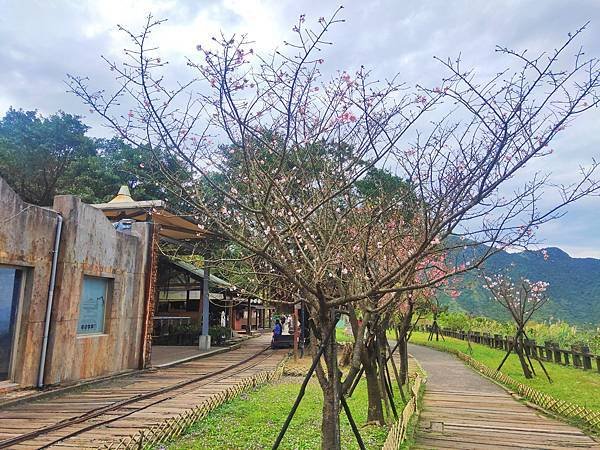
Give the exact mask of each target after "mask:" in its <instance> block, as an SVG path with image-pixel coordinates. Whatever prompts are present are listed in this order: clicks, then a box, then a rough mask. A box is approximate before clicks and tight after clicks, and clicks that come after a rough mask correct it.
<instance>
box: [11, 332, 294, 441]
mask: <svg viewBox="0 0 600 450" xmlns="http://www.w3.org/2000/svg"><path fill="white" fill-rule="evenodd" d="M269 342H270V335H264V336H261V337H258V338H254V339H250V340H248V341H245V342H244V343H243V344H242V347H241V348H240V349H237V350H232V351H230V352H227V353H222V354H219V355H214V356H211V357H208V358H206V359H199V360H195V361H190V362H186V363H183V364H180V365H177V366H173V367H169V368H165V369H159V370H157V371H151V372H145V373H141V374H138V375H135V376H132V377H127V378H124V379H117V380H114V381H111V382H105V383H102V384H97V385H93V386H90V387H87V388H85V389H82V390H78V391H70V392H68V393H64V394H62V395H58V396H56V397H53V398H46V399H42V400H38V401H34V402H28V403H23V404H19V405H15V406H12V407H8V408H4V409H1V410H0V448H14V449H39V448H63V449H66V448H68V449H71V450H72V449H75V448H77V449H92V448H99V447H101V446H102V445H104V444H107V443H109V442H113V441H115V440H119V439H120V438H122V437H126V436H130V435H132V434H133V433H135V432H136V431H138V430H140V429H145V428H149V427H151V426H153V425H156V424H158V423H161V422H162V421H164V420H165V419H167V418H169V417H173V416H176V415H178V414H180V413H181V412H183V411H185V410H187V409H190V408H192V407H194V406H196V405H199V404H201V403H202V402H203V401H204V399H206V398H208V397H210V396H211V395H213V394H215V393H217V392H220V391H224V390H225V389H227V388H229V387H231V386H233V385H235V384H237V383H239V382H241V380H243V379H244V378H247V377H249V376H252V375H254V374H256V373H258V372H261V371H264V370H272V369H273V368H274V367H275V366H276V365H277V364H278V363H279V362H280V361H281V360H282V358H283V355H284V354H285V352H284V351H273V350H266V351H264V352H263V353H261V354H260V355H259V356H257V357H256V358H253V359H251V360H248V361H246V362H244V363H243V364H241V365H239V366H237V367H235V368H230V369H228V367H229V366H232V365H234V364H237V363H240V362H243V361H245V360H246V359H248V358H249V357H250V356H252V355H253V354H256V353H258V352H260V351H261V350H264V349H265V348H266V347H267V346H268V344H269ZM224 369H226V370H224ZM215 372H220V373H218V374H216V375H211V374H215ZM207 375H208V376H207ZM202 376H207V377H204V378H203V379H201V380H198V381H194V382H192V380H194V379H197V378H199V377H202ZM186 381H189V382H190V383H189V384H185V382H186ZM176 384H181V385H182V386H181V387H179V388H177V389H175V390H167V389H168V388H170V387H173V386H174V385H176ZM184 384H185V385H184ZM165 388H167V389H165ZM151 392H154V394H152V396H147V395H146V394H148V393H151ZM135 396H144V397H142V398H139V400H137V401H135V399H134V397H135ZM132 400H134V401H132ZM116 405H121V406H118V407H116V408H115V406H116ZM102 408H106V410H105V411H104V410H103V409H102ZM90 415H92V416H94V417H90ZM77 418H80V420H81V419H85V420H81V421H80V423H72V422H73V419H77ZM61 422H63V423H64V424H67V426H66V427H62V428H60V429H57V430H53V431H48V432H45V433H42V434H41V435H40V436H37V437H36V436H30V437H31V438H30V439H27V440H26V441H24V442H22V443H16V444H10V445H9V444H8V443H7V439H11V438H15V437H18V436H22V435H25V434H27V433H32V432H36V431H38V430H41V429H43V428H48V427H52V426H55V425H57V424H60V423H61ZM3 441H4V444H3Z"/></svg>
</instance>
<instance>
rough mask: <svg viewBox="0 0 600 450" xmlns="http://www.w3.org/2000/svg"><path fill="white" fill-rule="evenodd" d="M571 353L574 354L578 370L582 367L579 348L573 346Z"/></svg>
mask: <svg viewBox="0 0 600 450" xmlns="http://www.w3.org/2000/svg"><path fill="white" fill-rule="evenodd" d="M571 352H572V354H573V365H574V366H575V367H577V368H578V369H579V368H581V367H582V364H581V357H580V355H579V348H578V347H577V346H576V345H571Z"/></svg>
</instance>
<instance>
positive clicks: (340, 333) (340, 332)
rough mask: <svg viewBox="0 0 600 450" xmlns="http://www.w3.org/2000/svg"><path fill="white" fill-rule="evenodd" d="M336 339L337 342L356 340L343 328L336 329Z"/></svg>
mask: <svg viewBox="0 0 600 450" xmlns="http://www.w3.org/2000/svg"><path fill="white" fill-rule="evenodd" d="M335 340H336V341H337V342H354V336H352V335H351V334H347V333H346V330H344V329H343V328H336V329H335Z"/></svg>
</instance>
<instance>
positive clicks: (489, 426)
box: [409, 345, 600, 450]
mask: <svg viewBox="0 0 600 450" xmlns="http://www.w3.org/2000/svg"><path fill="white" fill-rule="evenodd" d="M409 351H410V353H411V354H412V355H413V356H414V357H415V358H416V359H417V360H418V361H419V363H420V364H421V365H422V366H423V368H424V369H425V371H426V372H427V385H426V390H425V397H424V401H423V410H422V413H421V417H420V421H419V427H418V430H417V436H416V445H415V446H414V447H413V448H415V449H474V450H480V449H481V450H491V449H505V448H506V449H508V448H520V449H565V448H570V449H573V448H594V449H600V445H599V444H598V443H597V442H595V441H594V440H593V439H591V438H590V437H588V436H586V435H585V434H584V433H583V432H581V431H580V430H579V429H577V428H574V427H572V426H569V425H566V424H565V423H563V422H560V421H558V420H554V419H551V418H549V417H547V416H545V415H543V414H542V413H540V412H538V411H537V410H535V409H533V408H529V407H527V406H526V405H524V404H522V403H519V402H517V401H516V400H514V399H513V398H512V397H511V396H510V395H509V394H508V393H507V392H506V391H505V390H504V389H502V388H501V387H499V386H498V385H496V384H494V383H492V382H491V381H489V380H487V379H486V378H483V377H482V376H480V375H479V374H477V373H476V372H475V371H473V370H472V369H470V368H469V367H467V366H465V365H464V364H463V363H462V362H461V361H459V360H458V359H456V358H455V357H454V356H452V355H450V354H447V353H443V352H439V351H436V350H433V349H430V348H428V347H420V346H415V345H411V346H410V348H409Z"/></svg>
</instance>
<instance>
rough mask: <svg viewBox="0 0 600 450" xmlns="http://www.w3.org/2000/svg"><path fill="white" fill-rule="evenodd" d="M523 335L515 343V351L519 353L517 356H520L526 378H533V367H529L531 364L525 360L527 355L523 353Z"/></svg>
mask: <svg viewBox="0 0 600 450" xmlns="http://www.w3.org/2000/svg"><path fill="white" fill-rule="evenodd" d="M523 349H524V346H523V336H519V338H518V340H517V342H516V345H515V351H516V353H517V356H518V357H519V362H520V363H521V368H522V369H523V375H525V378H528V379H529V378H533V375H532V373H531V369H530V368H529V365H528V364H527V361H525V355H524V354H523Z"/></svg>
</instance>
